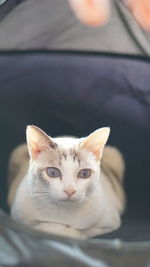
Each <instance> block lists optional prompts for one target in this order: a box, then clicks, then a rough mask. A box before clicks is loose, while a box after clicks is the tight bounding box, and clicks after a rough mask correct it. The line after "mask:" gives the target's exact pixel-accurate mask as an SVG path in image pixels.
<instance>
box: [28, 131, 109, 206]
mask: <svg viewBox="0 0 150 267" xmlns="http://www.w3.org/2000/svg"><path fill="white" fill-rule="evenodd" d="M109 132H110V129H109V128H107V127H106V128H101V129H98V130H96V131H94V132H93V133H92V134H90V135H89V136H88V137H85V138H74V137H60V138H51V137H49V136H48V135H47V134H46V133H45V132H44V131H42V130H41V129H40V128H38V127H36V126H28V127H27V143H28V150H29V155H30V169H29V177H30V178H29V183H30V189H31V194H32V196H34V197H35V198H37V199H39V200H40V201H46V200H47V201H51V202H59V203H62V204H63V203H68V202H69V203H80V202H83V201H86V200H87V199H88V198H90V194H92V192H93V191H94V190H95V189H96V187H97V184H98V181H99V179H100V160H101V157H102V152H103V149H104V146H105V144H106V142H107V139H108V136H109Z"/></svg>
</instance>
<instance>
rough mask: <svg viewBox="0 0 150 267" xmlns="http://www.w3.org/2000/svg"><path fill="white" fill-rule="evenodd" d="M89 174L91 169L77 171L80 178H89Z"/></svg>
mask: <svg viewBox="0 0 150 267" xmlns="http://www.w3.org/2000/svg"><path fill="white" fill-rule="evenodd" d="M90 176H91V170H90V169H82V170H80V171H79V173H78V177H79V178H82V179H86V178H89V177H90Z"/></svg>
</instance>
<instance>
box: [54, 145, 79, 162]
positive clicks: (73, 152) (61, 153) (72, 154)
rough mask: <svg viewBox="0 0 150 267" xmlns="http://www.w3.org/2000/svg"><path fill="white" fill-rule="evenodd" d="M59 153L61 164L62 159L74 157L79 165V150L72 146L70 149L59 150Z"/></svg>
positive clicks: (73, 159)
mask: <svg viewBox="0 0 150 267" xmlns="http://www.w3.org/2000/svg"><path fill="white" fill-rule="evenodd" d="M58 153H59V163H60V165H61V161H62V160H65V161H67V160H68V159H72V161H73V162H75V161H77V162H78V165H80V162H81V159H80V155H79V153H78V151H77V150H76V149H74V148H70V149H68V150H65V151H64V150H61V151H58Z"/></svg>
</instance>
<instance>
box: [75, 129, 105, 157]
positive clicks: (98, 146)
mask: <svg viewBox="0 0 150 267" xmlns="http://www.w3.org/2000/svg"><path fill="white" fill-rule="evenodd" d="M109 134H110V128H109V127H104V128H100V129H98V130H96V131H95V132H93V133H91V134H90V135H89V136H88V137H86V138H85V139H84V141H83V142H82V143H81V144H80V147H81V149H85V150H87V151H90V152H92V153H93V155H94V156H95V157H96V159H97V160H100V159H101V157H102V153H103V149H104V146H105V144H106V142H107V139H108V137H109Z"/></svg>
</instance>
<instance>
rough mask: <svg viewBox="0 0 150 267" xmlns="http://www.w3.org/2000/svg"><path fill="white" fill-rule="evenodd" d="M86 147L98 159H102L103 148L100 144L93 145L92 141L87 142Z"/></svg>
mask: <svg viewBox="0 0 150 267" xmlns="http://www.w3.org/2000/svg"><path fill="white" fill-rule="evenodd" d="M84 148H86V149H87V150H88V151H90V152H92V153H93V154H94V156H95V157H96V159H97V160H99V159H100V156H101V150H100V148H99V146H92V145H91V143H90V142H88V141H87V142H85V144H84Z"/></svg>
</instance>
